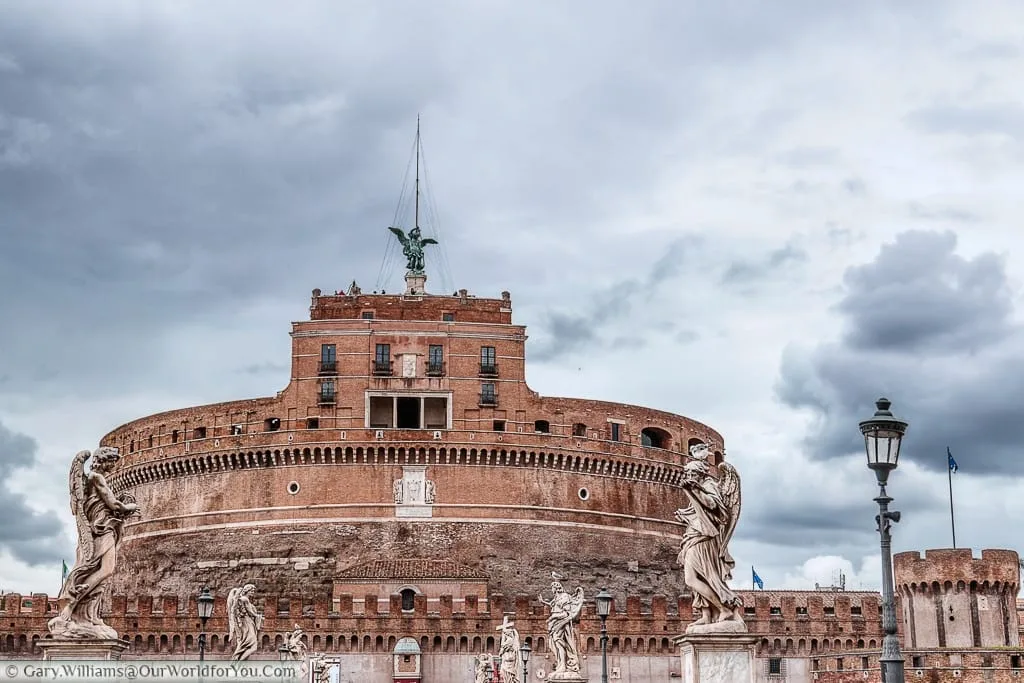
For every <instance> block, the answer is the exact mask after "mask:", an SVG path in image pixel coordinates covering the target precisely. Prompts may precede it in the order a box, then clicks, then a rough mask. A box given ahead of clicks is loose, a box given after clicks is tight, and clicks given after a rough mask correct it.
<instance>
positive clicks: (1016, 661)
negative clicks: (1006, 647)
mask: <svg viewBox="0 0 1024 683" xmlns="http://www.w3.org/2000/svg"><path fill="white" fill-rule="evenodd" d="M1020 661H1021V657H1020V655H1010V668H1011V669H1019V668H1021V666H1020Z"/></svg>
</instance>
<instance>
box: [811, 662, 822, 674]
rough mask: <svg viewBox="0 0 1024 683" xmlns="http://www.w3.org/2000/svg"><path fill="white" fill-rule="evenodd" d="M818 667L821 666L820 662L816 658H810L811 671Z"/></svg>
mask: <svg viewBox="0 0 1024 683" xmlns="http://www.w3.org/2000/svg"><path fill="white" fill-rule="evenodd" d="M820 668H821V662H819V661H818V660H817V659H812V660H811V671H817V670H818V669H820Z"/></svg>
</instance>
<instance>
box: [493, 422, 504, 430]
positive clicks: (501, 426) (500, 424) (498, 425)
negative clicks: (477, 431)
mask: <svg viewBox="0 0 1024 683" xmlns="http://www.w3.org/2000/svg"><path fill="white" fill-rule="evenodd" d="M493 428H494V431H496V432H503V431H505V421H504V420H495V421H494V424H493Z"/></svg>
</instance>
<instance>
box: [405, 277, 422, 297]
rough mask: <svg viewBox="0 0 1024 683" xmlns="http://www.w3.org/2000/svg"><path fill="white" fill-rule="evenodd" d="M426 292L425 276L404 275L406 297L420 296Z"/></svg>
mask: <svg viewBox="0 0 1024 683" xmlns="http://www.w3.org/2000/svg"><path fill="white" fill-rule="evenodd" d="M426 292H427V276H426V275H424V274H423V273H413V272H407V273H406V274H405V294H406V296H413V295H421V294H426Z"/></svg>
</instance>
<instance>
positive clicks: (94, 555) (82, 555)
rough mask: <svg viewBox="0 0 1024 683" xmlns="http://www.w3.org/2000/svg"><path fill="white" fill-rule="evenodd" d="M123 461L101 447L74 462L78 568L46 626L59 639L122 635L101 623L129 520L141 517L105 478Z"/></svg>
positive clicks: (73, 509) (82, 453) (71, 479)
mask: <svg viewBox="0 0 1024 683" xmlns="http://www.w3.org/2000/svg"><path fill="white" fill-rule="evenodd" d="M90 457H91V458H92V468H91V470H90V471H89V472H86V471H85V461H86V460H88V459H89V458H90ZM119 459H120V455H119V454H118V451H117V449H116V448H113V447H110V446H101V447H100V448H97V449H96V451H95V452H93V453H90V452H89V451H80V452H79V453H78V454H77V455H75V457H74V459H73V460H72V461H71V474H70V477H69V482H68V483H69V488H70V493H71V512H72V514H74V516H75V526H76V527H77V528H78V549H77V551H76V555H75V566H74V568H73V569H72V570H71V572H70V573H68V575H67V577H66V578H65V579H64V585H63V586H61V589H60V595H59V597H60V598H61V599H62V600H67V602H66V603H65V604H64V607H63V609H61V611H60V614H58V615H57V616H55V617H54V618H53V619H50V621H49V623H47V625H46V626H47V628H48V629H49V630H50V633H51V634H53V637H54V638H96V639H116V638H117V631H115V630H114V629H113V628H111V627H110V626H108V625H106V624H105V623H103V619H101V618H100V603H101V602H102V598H103V594H104V593H105V591H106V586H105V585H104V584H105V583H106V581H107V579H109V578H110V576H111V575H112V574H113V573H114V568H115V567H116V566H117V546H118V545H119V544H120V542H121V530H122V527H123V526H124V523H125V521H126V520H127V519H128V518H129V517H131V516H133V515H137V514H139V506H138V505H136V503H135V499H134V498H133V497H132V496H131V495H129V494H127V493H122V494H120V495H115V494H114V492H113V491H112V490H111V489H110V486H109V484H108V483H107V479H106V477H107V475H108V474H110V471H111V470H112V469H113V468H114V465H116V464H117V461H118V460H119Z"/></svg>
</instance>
